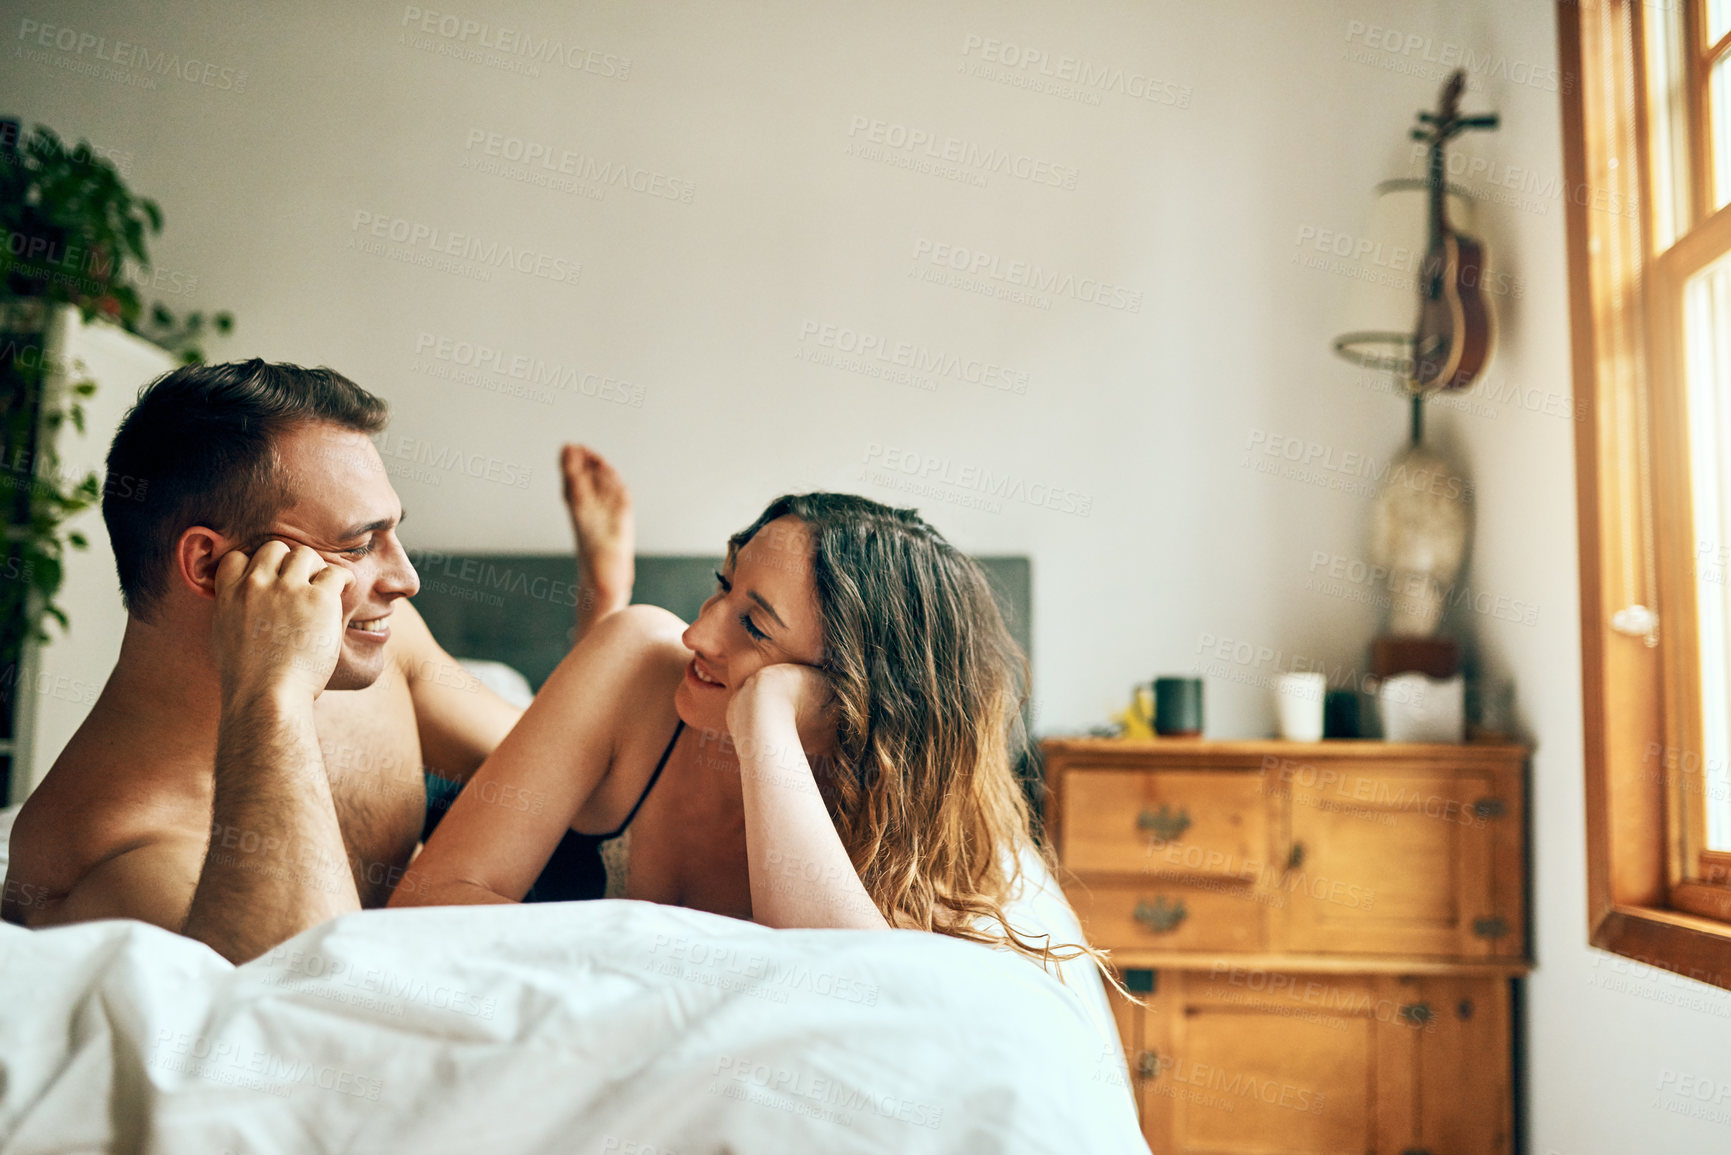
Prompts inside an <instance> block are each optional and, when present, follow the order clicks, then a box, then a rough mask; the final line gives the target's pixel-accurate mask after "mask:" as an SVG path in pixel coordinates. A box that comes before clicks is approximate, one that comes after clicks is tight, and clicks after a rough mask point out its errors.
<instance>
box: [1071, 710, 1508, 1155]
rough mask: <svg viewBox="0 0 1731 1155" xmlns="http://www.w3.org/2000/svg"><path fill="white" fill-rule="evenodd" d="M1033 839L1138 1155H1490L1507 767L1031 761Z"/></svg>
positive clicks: (1135, 753)
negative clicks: (1144, 1141) (1133, 993)
mask: <svg viewBox="0 0 1731 1155" xmlns="http://www.w3.org/2000/svg"><path fill="white" fill-rule="evenodd" d="M1045 755H1046V777H1047V783H1048V786H1049V788H1050V796H1049V802H1048V807H1047V831H1048V833H1049V835H1050V836H1051V838H1052V839H1053V842H1054V845H1055V847H1056V849H1057V853H1058V858H1059V862H1060V865H1061V866H1062V867H1063V878H1064V884H1065V891H1066V893H1067V895H1068V896H1069V898H1070V901H1071V903H1072V904H1073V905H1074V906H1075V907H1076V912H1077V914H1078V915H1079V916H1080V917H1081V919H1082V922H1083V925H1084V927H1085V928H1086V929H1087V932H1088V937H1089V940H1090V941H1091V942H1092V943H1093V944H1094V945H1095V946H1098V947H1102V948H1105V949H1108V950H1110V951H1111V952H1112V959H1113V962H1114V964H1115V965H1116V966H1117V967H1118V968H1119V969H1120V971H1121V973H1122V974H1123V975H1124V976H1125V979H1126V982H1127V984H1128V985H1130V986H1131V988H1132V989H1133V990H1139V991H1140V992H1142V993H1141V995H1140V997H1142V998H1143V999H1144V1000H1145V1002H1146V1006H1145V1007H1144V1006H1135V1005H1133V1004H1130V1003H1120V1005H1119V1006H1118V1014H1119V1030H1120V1034H1121V1037H1122V1041H1123V1043H1124V1046H1125V1050H1126V1055H1127V1058H1128V1060H1129V1064H1130V1071H1131V1081H1132V1086H1131V1091H1132V1093H1133V1094H1134V1095H1135V1097H1136V1099H1137V1104H1138V1107H1139V1109H1140V1110H1141V1112H1142V1118H1143V1125H1144V1131H1145V1133H1146V1135H1147V1137H1148V1139H1149V1142H1150V1145H1151V1146H1152V1147H1153V1148H1154V1149H1155V1150H1157V1151H1163V1152H1164V1151H1172V1152H1186V1153H1190V1155H1238V1153H1240V1152H1243V1153H1249V1152H1260V1153H1268V1152H1277V1151H1292V1152H1306V1153H1310V1152H1318V1153H1321V1152H1328V1153H1335V1152H1339V1153H1340V1155H1348V1153H1350V1155H1364V1153H1366V1152H1377V1153H1386V1155H1415V1153H1424V1155H1444V1153H1445V1152H1448V1153H1457V1152H1458V1153H1459V1155H1481V1153H1484V1152H1501V1151H1508V1150H1510V1149H1511V1144H1512V1131H1513V1124H1512V1114H1513V1102H1512V1089H1511V1088H1512V1079H1511V1073H1510V1071H1511V1067H1510V1039H1509V1031H1510V1026H1509V1021H1510V1010H1509V1007H1510V987H1509V984H1510V980H1511V978H1512V977H1513V976H1515V975H1518V974H1521V973H1523V972H1524V971H1525V970H1526V969H1527V961H1526V943H1527V929H1526V923H1527V916H1526V884H1525V836H1524V831H1525V798H1526V783H1525V756H1526V751H1525V750H1524V749H1522V748H1521V747H1517V746H1507V745H1496V746H1492V745H1469V746H1429V745H1403V744H1389V743H1379V742H1320V743H1291V742H1206V741H1194V740H1160V741H1156V742H1116V741H1097V740H1052V741H1048V742H1047V743H1046V744H1045Z"/></svg>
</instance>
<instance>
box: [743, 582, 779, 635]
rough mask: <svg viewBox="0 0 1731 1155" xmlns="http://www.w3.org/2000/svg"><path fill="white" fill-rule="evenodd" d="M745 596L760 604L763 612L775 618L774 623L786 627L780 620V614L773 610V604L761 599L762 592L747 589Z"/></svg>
mask: <svg viewBox="0 0 1731 1155" xmlns="http://www.w3.org/2000/svg"><path fill="white" fill-rule="evenodd" d="M745 596H746V597H748V598H750V599H751V600H752V601H754V602H756V603H757V604H758V605H760V606H762V607H763V609H764V612H765V613H767V614H768V615H769V616H770V617H772V618H774V619H775V624H776V625H778V626H780V627H781V628H782V629H784V630H785V629H787V623H786V622H784V621H782V620H781V615H780V614H778V613H776V612H775V607H774V606H772V605H770V604H769V603H768V602H766V601H764V600H763V595H762V594H760V593H758V592H757V591H756V590H747V591H746V593H745Z"/></svg>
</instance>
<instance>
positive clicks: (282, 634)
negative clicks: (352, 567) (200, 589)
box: [214, 541, 354, 702]
mask: <svg viewBox="0 0 1731 1155" xmlns="http://www.w3.org/2000/svg"><path fill="white" fill-rule="evenodd" d="M353 581H354V575H353V574H351V573H350V572H349V571H348V570H346V569H344V568H343V567H342V566H338V565H331V564H330V563H328V562H326V561H325V559H324V558H322V557H320V556H319V555H318V554H317V553H316V552H314V551H313V550H312V549H309V548H308V547H306V546H304V545H297V546H293V547H290V546H289V545H287V544H285V543H283V542H280V541H267V542H265V543H264V544H263V545H261V546H259V547H258V549H257V550H255V551H254V552H253V553H252V555H251V556H250V557H249V556H248V555H247V554H245V553H243V552H241V551H240V550H234V551H232V552H230V553H228V554H226V555H224V557H223V559H222V560H221V561H220V562H219V563H218V564H217V567H216V624H215V637H214V642H215V647H216V658H217V668H218V672H219V674H220V676H221V679H222V694H223V701H224V702H236V701H245V700H248V699H250V698H252V697H254V696H257V695H264V694H273V693H281V692H286V693H288V694H290V695H291V696H293V697H294V698H296V699H299V698H301V696H302V695H304V700H305V701H309V702H310V701H311V700H313V699H314V698H317V697H318V696H319V694H320V692H321V691H323V690H324V688H325V684H326V683H327V682H329V681H330V680H331V674H332V672H333V671H334V670H335V669H336V666H337V657H338V655H339V654H341V652H342V646H343V591H344V590H345V589H347V588H348V587H349V585H350V584H351V583H352V582H353Z"/></svg>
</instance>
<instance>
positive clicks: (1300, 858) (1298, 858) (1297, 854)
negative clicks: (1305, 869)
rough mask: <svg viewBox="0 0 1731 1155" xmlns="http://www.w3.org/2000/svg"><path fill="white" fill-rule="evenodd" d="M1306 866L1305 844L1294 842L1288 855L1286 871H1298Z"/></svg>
mask: <svg viewBox="0 0 1731 1155" xmlns="http://www.w3.org/2000/svg"><path fill="white" fill-rule="evenodd" d="M1303 865H1304V843H1302V842H1294V843H1293V844H1292V849H1291V850H1290V851H1288V852H1287V854H1286V869H1288V870H1297V869H1298V868H1299V867H1301V866H1303Z"/></svg>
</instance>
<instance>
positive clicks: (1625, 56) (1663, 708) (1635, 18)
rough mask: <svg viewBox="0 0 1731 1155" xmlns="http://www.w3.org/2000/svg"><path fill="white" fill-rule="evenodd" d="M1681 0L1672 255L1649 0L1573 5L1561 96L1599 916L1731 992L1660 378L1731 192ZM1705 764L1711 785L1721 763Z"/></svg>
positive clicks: (1684, 469) (1724, 894)
mask: <svg viewBox="0 0 1731 1155" xmlns="http://www.w3.org/2000/svg"><path fill="white" fill-rule="evenodd" d="M1684 3H1685V9H1684V11H1683V18H1684V20H1685V23H1686V27H1687V29H1688V31H1687V32H1686V35H1685V50H1684V75H1683V82H1684V84H1685V85H1686V93H1687V100H1686V102H1685V103H1686V105H1687V109H1688V112H1687V115H1688V116H1689V117H1690V118H1691V121H1692V123H1691V124H1690V126H1689V128H1688V131H1687V137H1688V140H1687V149H1686V151H1687V155H1688V166H1687V167H1688V182H1689V188H1688V194H1687V200H1688V204H1687V205H1686V210H1687V211H1686V212H1685V213H1684V215H1685V216H1686V217H1687V218H1688V219H1687V220H1680V221H1678V222H1677V228H1676V232H1677V238H1678V239H1677V243H1676V244H1673V245H1670V246H1668V247H1667V248H1666V249H1665V251H1664V252H1662V253H1655V252H1654V245H1653V243H1652V240H1651V238H1652V237H1653V236H1654V228H1655V222H1654V200H1655V198H1654V195H1653V194H1654V191H1655V186H1656V182H1655V181H1654V180H1653V179H1652V176H1653V174H1652V172H1651V169H1650V164H1649V157H1650V156H1651V152H1650V150H1649V141H1648V138H1647V134H1648V127H1649V124H1648V119H1649V118H1648V116H1647V114H1646V104H1647V100H1646V98H1647V90H1646V71H1647V70H1646V67H1645V45H1644V43H1643V39H1642V38H1643V31H1644V29H1643V24H1642V20H1643V14H1644V10H1643V6H1642V4H1641V3H1640V2H1639V0H1559V2H1558V4H1557V26H1558V47H1559V57H1560V63H1561V66H1562V70H1563V73H1564V75H1566V76H1567V75H1572V76H1574V77H1575V78H1577V79H1578V81H1579V82H1578V83H1576V84H1574V85H1573V86H1570V85H1564V86H1563V100H1562V114H1563V152H1564V170H1565V180H1566V182H1567V185H1566V187H1567V188H1568V189H1569V190H1570V195H1569V196H1568V197H1567V198H1566V199H1567V204H1568V212H1567V231H1568V257H1569V274H1570V277H1569V279H1570V293H1569V308H1570V331H1571V353H1572V358H1573V371H1574V388H1575V396H1576V397H1577V398H1578V399H1580V400H1581V401H1583V402H1584V403H1585V404H1584V405H1583V411H1584V413H1585V419H1584V420H1583V421H1582V422H1581V423H1580V424H1579V425H1578V426H1577V428H1576V453H1575V463H1576V497H1577V502H1578V516H1579V532H1580V551H1581V556H1580V564H1581V658H1582V674H1583V678H1582V705H1583V719H1584V730H1585V732H1584V739H1585V745H1584V754H1585V775H1586V783H1585V784H1586V804H1587V815H1586V817H1587V904H1588V927H1589V941H1590V942H1591V943H1592V944H1593V945H1594V946H1598V947H1601V948H1603V949H1605V950H1609V951H1613V952H1615V953H1617V954H1620V955H1625V956H1628V957H1631V958H1634V959H1638V960H1640V961H1642V962H1646V963H1649V964H1651V965H1654V966H1658V967H1662V968H1664V969H1666V970H1670V971H1673V972H1676V973H1678V974H1681V975H1684V976H1687V977H1690V978H1694V979H1699V980H1701V981H1704V982H1708V983H1711V984H1713V985H1715V986H1719V987H1723V988H1725V989H1728V990H1731V885H1726V884H1724V883H1721V882H1719V881H1718V880H1720V879H1731V855H1728V854H1713V853H1710V852H1704V851H1703V849H1702V848H1703V845H1704V832H1705V819H1704V815H1703V814H1702V808H1701V806H1700V804H1699V802H1696V803H1695V804H1693V805H1691V804H1689V801H1688V798H1687V796H1686V793H1685V792H1686V791H1687V790H1688V789H1690V788H1691V783H1690V778H1691V777H1692V776H1691V775H1690V774H1688V773H1683V774H1677V773H1673V772H1672V770H1671V766H1670V765H1669V762H1670V759H1669V758H1668V752H1671V751H1678V750H1696V751H1699V750H1700V749H1701V746H1700V743H1699V737H1698V736H1699V733H1700V719H1699V705H1698V701H1697V699H1698V694H1696V693H1695V692H1694V691H1695V689H1696V687H1697V684H1698V676H1699V675H1698V673H1697V672H1696V670H1697V669H1698V667H1696V666H1695V665H1693V663H1695V662H1696V661H1697V657H1698V655H1697V651H1696V649H1695V636H1694V628H1693V622H1694V620H1695V618H1694V585H1693V581H1694V573H1693V567H1692V564H1691V565H1682V564H1677V563H1676V562H1675V560H1673V561H1671V562H1670V563H1669V564H1667V559H1677V558H1679V557H1681V558H1693V556H1694V550H1693V548H1692V547H1691V545H1690V542H1691V539H1692V537H1693V528H1692V527H1693V518H1692V514H1691V510H1690V509H1689V504H1688V495H1689V492H1690V490H1689V478H1688V459H1687V455H1686V454H1683V453H1678V452H1672V451H1670V449H1671V446H1673V445H1675V444H1676V443H1677V438H1678V436H1679V434H1686V414H1685V412H1684V405H1685V403H1686V397H1685V396H1684V393H1683V390H1682V389H1681V388H1680V387H1676V386H1671V387H1654V388H1650V385H1652V384H1653V383H1656V382H1658V383H1664V382H1677V381H1679V380H1680V377H1679V375H1678V371H1679V370H1680V369H1681V366H1682V363H1683V362H1682V335H1683V334H1682V316H1681V310H1680V309H1679V308H1678V307H1677V306H1678V304H1679V303H1680V301H1681V296H1682V291H1683V285H1684V284H1685V283H1686V280H1687V278H1688V277H1689V276H1690V275H1691V274H1692V273H1693V272H1694V271H1696V270H1698V269H1699V268H1701V267H1703V266H1704V265H1705V264H1706V263H1708V262H1709V261H1710V260H1712V259H1716V258H1717V255H1718V254H1720V253H1722V252H1723V251H1724V250H1725V247H1726V245H1725V242H1726V240H1727V238H1731V207H1727V208H1726V209H1722V210H1720V211H1719V212H1718V213H1715V214H1713V215H1712V216H1711V217H1709V216H1707V214H1706V212H1705V209H1706V206H1707V205H1709V204H1711V198H1710V194H1711V191H1712V190H1711V188H1710V185H1709V183H1708V182H1710V181H1711V179H1712V170H1711V157H1710V156H1709V155H1708V154H1707V153H1708V144H1707V133H1706V131H1705V129H1704V128H1702V125H1703V123H1704V122H1703V121H1701V120H1700V119H1699V118H1700V117H1701V116H1702V115H1704V114H1705V112H1706V108H1707V106H1706V99H1707V80H1706V74H1707V69H1706V67H1705V66H1704V62H1705V61H1706V60H1707V59H1709V57H1710V55H1711V53H1707V52H1704V50H1703V48H1702V46H1701V40H1702V36H1701V30H1702V29H1703V28H1704V26H1705V16H1704V13H1703V11H1702V5H1701V4H1699V3H1698V2H1691V0H1684ZM1658 7H1659V6H1654V8H1655V9H1656V8H1658ZM1646 11H1647V12H1649V13H1651V12H1653V11H1654V9H1647V10H1646ZM1723 47H1724V45H1723V44H1720V45H1715V46H1714V49H1715V50H1718V49H1722V48H1723ZM1695 222H1699V223H1695ZM1685 444H1686V443H1685ZM1656 498H1657V499H1656ZM1679 498H1681V499H1682V500H1681V501H1679V500H1678V499H1679ZM1679 547H1681V548H1682V552H1681V553H1679V552H1677V551H1678V549H1679ZM1632 555H1638V556H1632ZM1634 605H1646V606H1649V607H1653V606H1656V607H1657V608H1658V609H1659V610H1660V611H1661V620H1660V627H1659V631H1660V632H1659V633H1658V635H1657V644H1656V645H1655V644H1651V642H1652V641H1653V639H1643V638H1641V637H1634V636H1629V635H1628V634H1625V633H1621V632H1619V631H1617V630H1616V629H1613V628H1612V625H1611V622H1612V619H1613V616H1614V615H1616V614H1617V613H1618V612H1619V611H1620V610H1623V609H1625V607H1629V606H1634ZM1692 735H1693V737H1692ZM1693 777H1694V778H1695V779H1696V780H1697V781H1696V782H1695V783H1694V784H1693V785H1694V787H1695V788H1700V789H1704V786H1705V779H1706V775H1705V774H1696V775H1693Z"/></svg>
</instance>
